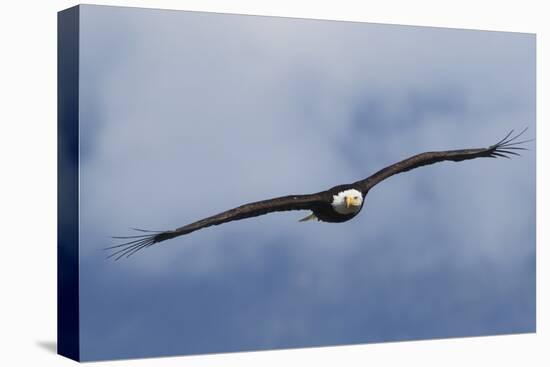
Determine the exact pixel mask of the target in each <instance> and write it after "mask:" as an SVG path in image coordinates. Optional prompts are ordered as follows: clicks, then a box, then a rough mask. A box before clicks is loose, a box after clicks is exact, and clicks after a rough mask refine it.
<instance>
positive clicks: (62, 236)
mask: <svg viewBox="0 0 550 367" xmlns="http://www.w3.org/2000/svg"><path fill="white" fill-rule="evenodd" d="M58 116H59V121H58V352H59V354H61V355H64V356H66V357H69V358H72V359H75V360H79V361H95V360H112V359H125V358H144V357H157V356H177V355H190V354H205V353H223V352H237V351H258V350H273V349H282V348H302V347H313V346H335V345H349V344H360V343H378V342H390V341H410V340H425V339H434V338H453V337H465V336H481V335H500V334H513V333H531V332H535V255H536V254H535V146H536V141H535V132H536V126H535V35H534V34H525V33H510V32H493V31H479V30H462V29H445V28H431V27H413V26H399V25H384V24H369V23H357V22H341V21H340V22H337V21H328V20H311V19H291V18H280V17H265V16H249V15H233V14H215V13H202V12H188V11H171V10H158V9H142V8H126V7H108V6H95V5H80V6H77V7H73V8H70V9H67V10H63V11H61V12H60V13H59V15H58Z"/></svg>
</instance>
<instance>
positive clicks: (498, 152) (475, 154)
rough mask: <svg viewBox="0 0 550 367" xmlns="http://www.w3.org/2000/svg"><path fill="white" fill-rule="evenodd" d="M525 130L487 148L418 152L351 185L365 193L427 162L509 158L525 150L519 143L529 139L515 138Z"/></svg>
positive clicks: (510, 133)
mask: <svg viewBox="0 0 550 367" xmlns="http://www.w3.org/2000/svg"><path fill="white" fill-rule="evenodd" d="M526 130H527V128H525V129H523V130H522V131H521V132H520V133H519V134H517V135H513V133H514V130H512V131H510V132H509V133H508V134H507V135H506V136H505V137H504V138H503V139H502V140H501V141H499V142H498V143H496V144H493V145H491V146H490V147H488V148H478V149H460V150H447V151H441V152H425V153H420V154H417V155H415V156H412V157H410V158H407V159H405V160H403V161H401V162H398V163H395V164H392V165H391V166H388V167H386V168H384V169H381V170H380V171H378V172H376V173H375V174H373V175H372V176H370V177H367V178H366V179H364V180H361V181H357V182H355V183H353V184H352V185H353V186H354V187H355V188H357V190H359V191H361V192H362V193H363V195H365V194H366V193H367V192H368V191H369V190H370V189H371V188H372V187H373V186H374V185H376V184H378V183H380V182H381V181H383V180H385V179H386V178H388V177H390V176H393V175H395V174H398V173H401V172H407V171H410V170H411V169H415V168H418V167H422V166H426V165H428V164H434V163H437V162H443V161H454V162H460V161H464V160H468V159H475V158H482V157H487V158H496V157H505V158H510V157H509V155H519V153H518V152H517V151H518V150H525V149H526V148H523V147H520V146H519V145H521V144H523V143H526V142H528V141H531V140H523V141H517V139H518V138H519V137H520V136H521V135H522V134H523V133H524V132H525V131H526Z"/></svg>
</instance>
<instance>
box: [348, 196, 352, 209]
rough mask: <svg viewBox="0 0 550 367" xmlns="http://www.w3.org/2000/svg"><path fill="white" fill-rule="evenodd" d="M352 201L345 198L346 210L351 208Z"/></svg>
mask: <svg viewBox="0 0 550 367" xmlns="http://www.w3.org/2000/svg"><path fill="white" fill-rule="evenodd" d="M352 201H353V199H352V198H351V196H346V208H349V207H350V206H351V202H352Z"/></svg>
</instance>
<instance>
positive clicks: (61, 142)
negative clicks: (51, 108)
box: [57, 6, 80, 361]
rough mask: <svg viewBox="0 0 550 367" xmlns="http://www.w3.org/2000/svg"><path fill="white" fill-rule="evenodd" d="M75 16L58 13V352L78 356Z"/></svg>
mask: <svg viewBox="0 0 550 367" xmlns="http://www.w3.org/2000/svg"><path fill="white" fill-rule="evenodd" d="M79 18H80V7H79V6H75V7H72V8H69V9H65V10H62V11H60V12H58V14H57V139H58V140H57V353H58V354H59V355H62V356H65V357H67V358H70V359H73V360H76V361H80V322H79V319H80V313H79V235H78V232H79V228H78V226H79V223H78V222H79V200H78V199H79V174H78V172H79V127H78V125H79V93H78V92H79V38H80V36H79Z"/></svg>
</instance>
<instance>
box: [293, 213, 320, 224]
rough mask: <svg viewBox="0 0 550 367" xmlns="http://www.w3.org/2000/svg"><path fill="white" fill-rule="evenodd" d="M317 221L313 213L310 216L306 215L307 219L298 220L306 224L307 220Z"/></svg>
mask: <svg viewBox="0 0 550 367" xmlns="http://www.w3.org/2000/svg"><path fill="white" fill-rule="evenodd" d="M314 219H316V220H319V219H318V218H317V217H316V216H315V214H314V213H311V214H310V215H308V216H307V217H304V218H302V219H300V220H299V221H298V222H307V221H308V220H314Z"/></svg>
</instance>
